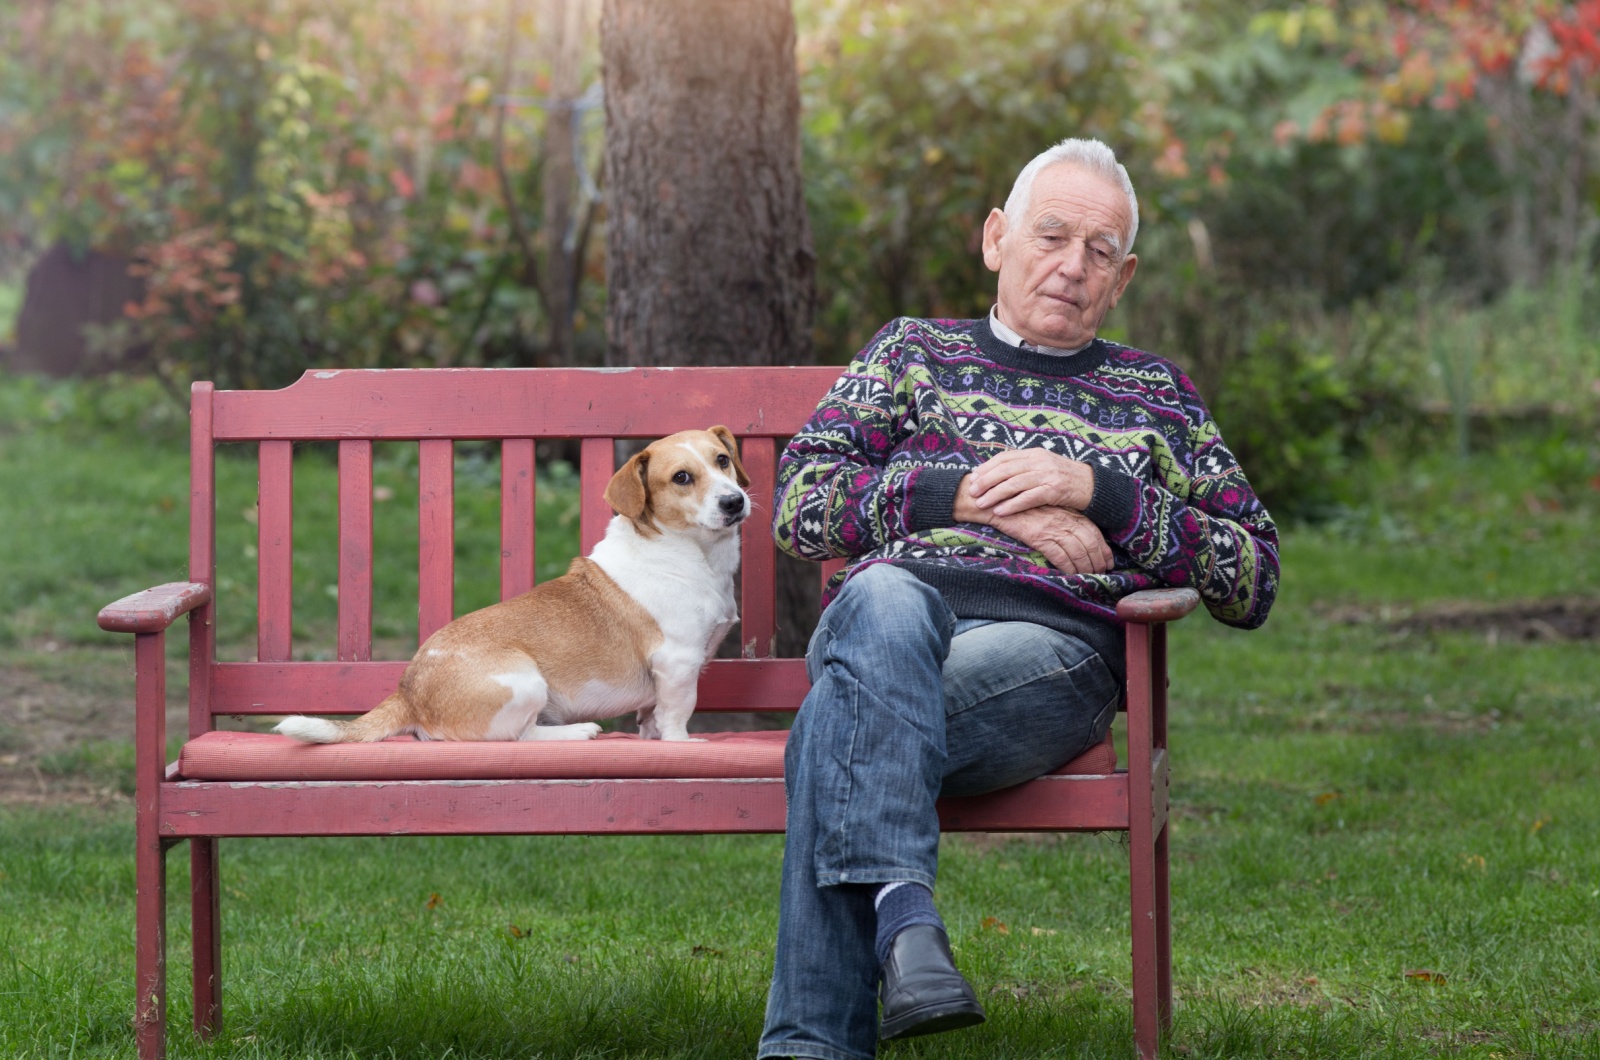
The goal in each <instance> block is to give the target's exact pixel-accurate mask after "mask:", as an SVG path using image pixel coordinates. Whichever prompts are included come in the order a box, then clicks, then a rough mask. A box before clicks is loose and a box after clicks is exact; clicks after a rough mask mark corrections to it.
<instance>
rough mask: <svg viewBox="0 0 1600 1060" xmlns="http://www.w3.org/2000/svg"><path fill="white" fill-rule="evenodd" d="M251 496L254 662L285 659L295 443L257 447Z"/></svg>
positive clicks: (291, 614) (288, 629)
mask: <svg viewBox="0 0 1600 1060" xmlns="http://www.w3.org/2000/svg"><path fill="white" fill-rule="evenodd" d="M258 460H259V464H260V472H259V474H260V478H259V486H258V492H257V495H256V531H257V533H256V563H257V574H256V585H257V590H258V591H257V594H256V658H258V659H260V660H262V661H263V662H268V661H270V662H280V661H284V660H287V659H288V658H289V651H290V647H291V632H292V626H293V622H294V443H293V442H290V441H280V440H272V441H265V442H262V443H261V452H260V454H259V456H258Z"/></svg>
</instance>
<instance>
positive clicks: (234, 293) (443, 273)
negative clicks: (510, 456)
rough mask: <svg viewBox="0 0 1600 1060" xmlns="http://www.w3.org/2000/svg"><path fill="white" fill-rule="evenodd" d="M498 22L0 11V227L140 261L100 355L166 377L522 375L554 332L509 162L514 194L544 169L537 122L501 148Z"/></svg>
mask: <svg viewBox="0 0 1600 1060" xmlns="http://www.w3.org/2000/svg"><path fill="white" fill-rule="evenodd" d="M458 8H459V9H458ZM504 17H505V15H504V10H503V8H502V7H501V6H500V5H498V4H490V3H488V2H487V0H482V2H475V3H471V4H467V5H454V6H452V7H451V8H441V7H439V6H438V5H432V4H427V3H421V2H413V0H384V2H382V3H377V4H372V3H367V2H364V0H360V2H358V0H337V2H335V3H333V4H322V3H315V4H313V3H306V2H305V0H251V2H250V3H248V4H220V3H215V2H213V0H156V2H155V3H153V4H146V5H141V6H140V8H139V10H138V11H137V12H135V13H130V12H129V11H128V10H126V9H125V8H124V7H123V6H122V5H102V4H100V3H98V2H95V0H74V2H72V3H64V4H60V5H51V6H49V7H34V8H25V9H23V10H17V9H16V8H8V9H6V10H0V71H3V72H0V213H6V212H8V211H6V210H4V209H3V207H4V206H5V205H7V204H9V205H11V206H12V207H13V208H14V209H15V211H16V213H17V215H18V216H20V217H23V218H25V219H26V220H25V223H24V225H23V226H22V229H21V232H20V235H19V233H18V232H11V233H8V234H9V235H10V237H11V238H12V239H13V240H15V239H18V238H21V239H23V240H25V241H27V242H31V243H32V244H33V245H35V246H43V245H44V244H45V243H47V242H48V241H50V240H52V239H55V238H66V239H67V240H69V241H70V242H73V243H76V244H79V245H85V244H89V245H94V246H97V247H101V248H105V249H109V250H111V251H113V252H115V253H120V254H123V255H126V256H129V257H131V258H132V259H133V260H134V261H135V262H136V264H135V268H134V271H135V272H136V273H137V274H139V275H140V276H142V278H143V280H144V283H145V294H144V297H143V299H142V300H141V301H138V302H136V303H134V304H133V305H130V306H129V307H128V311H127V316H128V319H127V320H125V321H123V322H121V323H119V324H118V325H116V326H114V327H111V328H108V329H104V330H103V331H102V332H101V333H100V334H99V335H97V336H96V342H97V345H98V346H99V348H100V352H101V353H102V355H104V356H107V357H110V358H112V359H113V360H114V359H115V358H116V357H117V356H118V355H120V354H122V353H125V352H128V351H131V350H134V349H139V348H143V347H149V348H150V350H151V353H152V360H151V361H150V363H151V364H152V366H153V367H154V368H155V369H156V370H157V371H159V372H161V373H162V374H164V375H165V376H166V377H168V378H169V379H171V380H173V381H174V382H175V383H180V384H181V383H183V382H186V381H187V380H188V379H190V378H206V379H213V380H216V381H217V382H218V383H219V384H220V385H224V386H277V385H282V384H284V383H287V382H289V381H291V380H292V379H293V378H294V377H295V376H297V375H298V374H299V373H300V372H301V371H302V370H303V369H304V368H306V367H308V366H314V365H322V364H337V365H340V366H346V367H383V366H392V365H401V364H408V365H409V364H419V363H421V364H484V363H503V362H507V361H510V362H514V363H525V362H527V361H528V360H530V359H532V358H533V356H534V355H535V353H536V351H537V348H538V344H539V342H540V341H541V335H542V329H543V328H544V326H545V321H544V318H543V316H542V308H541V305H540V303H539V301H538V298H537V297H536V294H535V292H534V289H533V286H532V284H531V279H532V275H533V273H532V271H531V267H530V264H529V263H528V262H526V261H525V260H524V259H523V257H522V253H521V248H520V247H517V246H514V245H513V244H512V242H511V241H509V240H508V239H507V237H506V232H507V230H508V224H507V218H506V212H505V197H504V192H505V191H506V189H505V188H503V187H502V185H501V183H500V181H499V179H498V177H497V164H498V163H499V162H501V161H503V162H504V164H505V169H506V175H507V180H508V181H509V184H510V188H509V190H510V192H511V193H512V194H513V195H515V196H516V197H517V198H518V199H519V200H528V201H530V202H531V201H534V200H536V198H537V196H536V195H535V194H534V192H535V191H536V187H537V179H538V172H537V165H536V159H535V158H534V157H533V156H532V150H531V138H530V136H529V134H528V132H527V131H526V129H525V128H524V125H523V124H522V123H512V124H511V125H510V126H509V132H508V133H507V134H506V135H505V136H504V137H503V138H500V139H497V137H496V135H495V131H496V130H495V122H494V108H493V107H492V106H491V105H490V103H491V100H492V96H493V93H492V88H491V82H490V77H491V75H498V74H499V73H500V72H501V71H500V70H499V69H498V63H499V54H500V50H499V47H498V45H497V43H496V42H495V40H494V39H493V38H492V37H491V35H490V33H489V28H490V25H491V23H490V21H489V20H490V19H491V18H493V19H494V20H495V25H497V26H498V27H499V28H500V29H501V30H502V31H503V30H504V22H503V19H504ZM540 120H541V121H542V119H540ZM111 130H115V133H114V134H112V132H111ZM502 140H503V146H502V142H501V141H502ZM8 145H9V146H10V148H11V150H9V151H8V150H6V148H7V146H8ZM524 210H525V211H527V212H531V214H532V215H533V224H534V225H535V227H536V226H537V213H538V211H537V209H536V208H533V209H531V210H529V208H527V207H524ZM584 290H585V292H586V298H587V299H588V300H589V304H588V305H587V307H588V308H589V310H590V311H591V313H592V310H593V305H592V300H593V298H594V297H596V296H597V291H596V290H595V289H594V288H593V285H592V284H591V285H589V286H588V287H585V288H584ZM593 341H594V339H593V336H592V335H590V336H589V342H590V344H591V345H592V344H593Z"/></svg>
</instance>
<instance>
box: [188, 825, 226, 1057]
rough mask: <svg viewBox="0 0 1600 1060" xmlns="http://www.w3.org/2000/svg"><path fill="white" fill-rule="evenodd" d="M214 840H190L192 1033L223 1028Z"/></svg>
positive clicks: (208, 1035)
mask: <svg viewBox="0 0 1600 1060" xmlns="http://www.w3.org/2000/svg"><path fill="white" fill-rule="evenodd" d="M219 845H220V843H219V841H218V840H216V839H191V840H189V903H190V910H191V917H192V922H193V925H194V1032H195V1033H196V1034H198V1035H199V1036H200V1038H201V1040H202V1041H210V1040H211V1039H212V1038H213V1037H214V1036H215V1035H216V1034H217V1032H218V1031H220V1030H222V907H221V885H220V881H219V878H218V857H217V848H218V846H219Z"/></svg>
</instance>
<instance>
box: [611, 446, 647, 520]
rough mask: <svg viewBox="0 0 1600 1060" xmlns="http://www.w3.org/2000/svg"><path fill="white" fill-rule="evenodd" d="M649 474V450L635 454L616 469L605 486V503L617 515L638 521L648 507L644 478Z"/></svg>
mask: <svg viewBox="0 0 1600 1060" xmlns="http://www.w3.org/2000/svg"><path fill="white" fill-rule="evenodd" d="M649 473H650V450H648V449H646V450H644V451H643V452H641V453H637V454H635V455H634V456H633V458H632V459H630V460H629V461H628V462H627V463H626V464H623V465H622V466H621V467H620V468H618V469H617V473H616V474H615V475H612V476H611V481H610V482H608V483H607V484H606V495H605V496H606V503H607V504H609V505H611V507H612V510H613V511H615V512H616V513H617V514H618V515H620V516H623V517H625V518H628V519H633V520H635V521H638V519H639V517H640V516H642V515H644V510H645V508H646V507H647V506H648V503H649V499H650V494H649V490H647V489H646V488H645V476H647V475H648V474H649Z"/></svg>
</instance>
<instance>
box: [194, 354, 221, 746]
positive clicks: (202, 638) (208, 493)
mask: <svg viewBox="0 0 1600 1060" xmlns="http://www.w3.org/2000/svg"><path fill="white" fill-rule="evenodd" d="M215 399H216V389H215V387H214V386H213V384H211V383H207V382H199V383H195V384H193V385H192V386H191V387H190V389H189V580H190V581H192V582H203V583H204V584H206V585H209V586H211V587H212V589H213V594H212V598H211V602H209V603H207V604H203V605H201V606H200V607H197V608H195V609H194V610H193V611H191V612H189V735H190V736H191V737H193V736H199V735H200V734H202V733H205V732H209V731H210V729H211V674H212V670H213V668H214V667H215V665H216V658H217V623H216V614H217V601H216V595H215V591H214V590H215V589H216V585H217V510H216V496H217V463H216V461H217V453H216V443H215V441H214V440H213V434H214V432H213V427H214V426H215V424H214V416H213V414H212V413H213V411H214V408H215Z"/></svg>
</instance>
